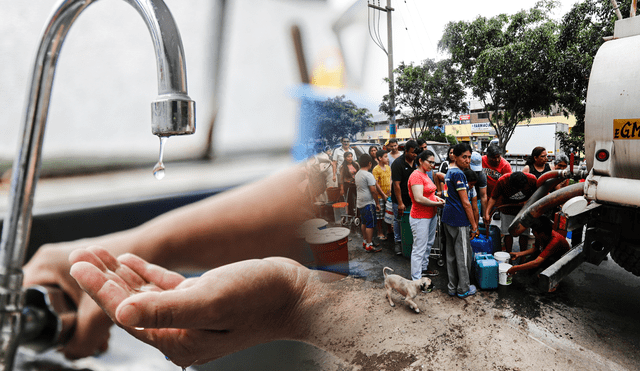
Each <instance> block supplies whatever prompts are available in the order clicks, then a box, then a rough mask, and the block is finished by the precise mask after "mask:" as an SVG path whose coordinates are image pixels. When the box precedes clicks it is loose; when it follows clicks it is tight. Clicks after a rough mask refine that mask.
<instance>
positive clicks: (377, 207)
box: [376, 202, 380, 211]
mask: <svg viewBox="0 0 640 371" xmlns="http://www.w3.org/2000/svg"><path fill="white" fill-rule="evenodd" d="M376 210H377V211H380V204H379V203H377V202H376Z"/></svg>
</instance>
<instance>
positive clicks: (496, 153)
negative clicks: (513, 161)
mask: <svg viewBox="0 0 640 371" xmlns="http://www.w3.org/2000/svg"><path fill="white" fill-rule="evenodd" d="M482 172H483V173H485V174H486V175H487V196H491V193H492V192H493V187H495V185H496V183H497V182H498V179H500V177H501V176H503V175H504V174H509V173H510V172H511V165H510V164H509V162H508V161H507V160H505V159H504V158H502V152H501V151H500V147H498V146H497V145H495V144H492V145H490V146H489V148H487V154H486V155H484V156H482ZM487 222H488V221H485V223H487ZM487 230H488V228H487Z"/></svg>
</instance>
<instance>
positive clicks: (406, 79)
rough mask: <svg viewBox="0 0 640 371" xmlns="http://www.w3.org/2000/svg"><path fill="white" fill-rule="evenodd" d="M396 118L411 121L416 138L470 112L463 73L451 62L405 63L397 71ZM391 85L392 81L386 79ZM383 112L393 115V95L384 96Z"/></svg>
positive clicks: (395, 88) (395, 91)
mask: <svg viewBox="0 0 640 371" xmlns="http://www.w3.org/2000/svg"><path fill="white" fill-rule="evenodd" d="M393 72H394V75H395V80H396V82H395V85H394V93H395V99H396V107H395V112H393V113H395V115H396V116H397V117H400V118H402V117H405V118H407V120H408V121H409V128H410V129H411V133H412V136H413V137H414V138H418V137H420V135H421V133H422V132H424V131H426V130H427V129H428V128H430V127H434V126H436V125H442V124H444V123H445V122H446V121H448V120H447V114H449V113H452V112H453V113H458V112H463V111H466V109H467V108H466V103H464V98H465V92H464V89H463V86H462V84H461V83H460V78H459V73H458V71H457V70H456V68H455V67H454V65H453V63H452V62H451V61H450V60H448V59H445V60H441V61H439V62H436V61H434V60H433V59H426V60H424V61H423V62H422V64H420V65H414V64H413V63H411V64H408V65H407V64H405V63H404V62H401V63H400V65H399V66H398V68H396V69H395V70H394V71H393ZM385 81H387V83H388V82H389V79H385ZM380 112H384V113H386V114H387V115H391V114H392V112H391V107H390V105H389V95H388V94H387V95H385V96H384V97H383V100H382V103H381V104H380Z"/></svg>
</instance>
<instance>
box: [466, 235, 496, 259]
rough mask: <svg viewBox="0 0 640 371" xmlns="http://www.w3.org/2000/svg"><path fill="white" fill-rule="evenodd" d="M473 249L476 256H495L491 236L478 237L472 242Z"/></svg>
mask: <svg viewBox="0 0 640 371" xmlns="http://www.w3.org/2000/svg"><path fill="white" fill-rule="evenodd" d="M471 249H472V250H473V253H474V254H477V253H481V254H493V240H492V239H491V236H489V237H487V236H485V235H483V234H480V235H479V236H478V237H476V238H474V239H473V240H471Z"/></svg>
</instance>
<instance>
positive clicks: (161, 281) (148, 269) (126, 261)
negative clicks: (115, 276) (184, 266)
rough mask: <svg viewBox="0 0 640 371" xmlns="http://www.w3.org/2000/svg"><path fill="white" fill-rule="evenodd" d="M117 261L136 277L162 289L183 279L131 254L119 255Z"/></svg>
mask: <svg viewBox="0 0 640 371" xmlns="http://www.w3.org/2000/svg"><path fill="white" fill-rule="evenodd" d="M118 261H119V262H120V263H122V265H123V266H126V267H127V268H128V269H130V270H131V272H134V273H135V274H136V275H137V276H138V277H141V278H142V279H143V280H145V281H146V282H151V283H154V284H155V285H156V286H158V287H159V288H160V289H162V290H171V289H174V288H175V287H176V286H178V285H179V284H180V283H182V281H184V277H183V276H182V275H180V274H178V273H176V272H172V271H170V270H167V269H164V268H162V267H160V266H157V265H155V264H150V263H147V262H146V261H145V260H143V259H141V258H139V257H137V256H135V255H133V254H124V255H121V256H119V257H118Z"/></svg>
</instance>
